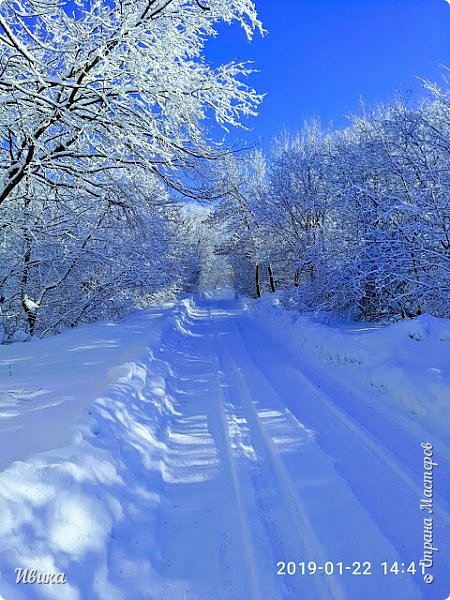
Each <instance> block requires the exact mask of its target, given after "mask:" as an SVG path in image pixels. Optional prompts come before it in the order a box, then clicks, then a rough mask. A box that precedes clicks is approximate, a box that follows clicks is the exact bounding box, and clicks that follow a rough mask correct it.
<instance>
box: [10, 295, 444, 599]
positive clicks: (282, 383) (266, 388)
mask: <svg viewBox="0 0 450 600" xmlns="http://www.w3.org/2000/svg"><path fill="white" fill-rule="evenodd" d="M129 364H130V365H131V366H130V367H129V370H128V371H127V369H126V368H125V369H124V370H123V372H121V373H119V372H118V374H119V375H120V378H119V380H118V382H117V383H116V384H114V385H112V386H111V388H110V390H109V392H108V394H107V395H105V397H103V398H102V399H101V400H99V401H98V402H97V403H96V408H95V409H94V410H93V411H91V412H92V414H93V419H94V422H93V424H91V425H90V429H89V430H87V431H85V433H84V437H83V440H82V442H79V444H78V446H77V445H74V446H72V449H71V450H68V449H66V450H65V451H64V450H63V451H53V452H48V453H46V454H42V455H41V456H40V457H37V458H35V459H34V460H35V463H34V466H33V463H32V466H31V467H30V469H32V470H33V473H34V475H33V476H34V477H35V478H36V479H35V480H34V481H35V484H36V485H38V484H39V485H41V486H45V488H46V490H47V492H48V493H47V495H46V492H44V491H41V493H40V500H38V501H36V502H35V503H34V504H35V509H33V507H32V505H33V501H32V500H33V498H34V496H33V498H32V500H30V502H29V506H28V509H30V510H32V511H33V510H35V512H34V519H31V518H30V520H29V521H28V522H25V521H24V525H23V527H24V531H23V532H22V533H21V534H20V535H21V536H22V537H21V544H22V545H20V544H16V546H14V543H13V542H12V540H13V539H14V540H16V542H17V537H16V538H13V537H4V538H3V540H4V542H5V543H4V544H2V548H1V549H0V559H1V560H2V561H3V560H4V561H6V563H7V564H8V565H9V567H10V569H13V567H14V565H15V564H16V563H17V560H19V558H20V552H21V551H22V553H23V548H22V546H23V545H26V544H28V548H30V544H31V547H32V548H33V552H31V553H30V552H29V553H28V554H27V555H26V558H24V555H23V554H22V563H20V564H17V566H27V564H29V563H27V564H23V563H24V560H28V561H29V560H31V558H30V557H32V560H33V561H34V562H33V565H34V568H37V569H39V560H40V561H41V562H42V561H44V563H45V565H46V567H45V568H44V567H41V569H40V570H41V571H49V570H51V568H53V569H56V570H59V571H64V572H65V573H66V576H67V579H68V582H69V583H68V584H67V585H66V586H64V589H63V586H59V589H55V588H58V586H36V585H35V586H33V587H31V586H29V585H28V586H26V587H23V586H22V587H20V586H14V585H12V584H11V576H10V575H9V574H8V569H7V568H5V567H4V568H3V571H2V573H3V581H4V584H5V585H4V587H3V588H2V587H1V586H0V592H3V591H4V592H5V594H6V596H5V597H6V598H8V600H9V599H10V598H12V599H14V598H33V597H37V598H47V597H48V598H53V597H55V598H56V597H58V598H79V599H82V600H84V599H85V598H86V599H90V598H106V597H108V598H112V599H114V598H117V599H121V598H124V599H125V598H127V599H133V600H139V599H140V598H148V599H152V600H159V599H165V600H172V599H173V600H181V599H188V598H189V599H198V600H212V599H214V600H215V599H223V600H252V599H255V600H256V599H260V600H277V599H282V598H283V599H293V600H328V599H336V600H360V599H364V600H372V599H373V600H375V599H376V600H380V599H382V600H415V599H417V600H418V599H424V600H426V599H429V598H430V599H434V598H435V599H436V600H439V599H442V600H444V598H447V596H448V594H449V593H450V571H449V565H450V553H449V549H450V544H449V542H448V541H449V540H450V506H449V503H448V492H449V489H445V487H446V486H447V484H448V479H446V478H445V476H444V475H445V474H446V477H447V478H448V473H450V464H449V461H450V452H449V448H448V446H447V445H446V443H445V442H444V441H442V440H441V439H438V438H437V437H436V436H433V435H432V434H431V433H429V432H427V431H426V428H425V429H424V428H423V427H422V426H421V425H420V424H418V423H417V421H416V420H411V419H409V418H408V415H407V414H406V412H405V413H404V414H402V413H401V411H400V412H397V413H395V414H392V413H390V412H389V410H387V409H386V406H384V405H383V404H377V403H375V402H374V401H373V397H371V396H370V395H364V393H363V392H361V390H360V389H358V388H357V387H356V386H355V385H351V384H350V382H347V381H344V380H343V379H342V378H339V377H337V376H336V375H335V374H331V373H329V372H327V370H326V369H325V367H324V366H323V365H322V366H321V365H320V364H314V365H313V364H311V363H310V362H308V359H307V357H304V358H303V359H300V358H299V355H294V354H293V353H292V352H291V351H290V350H289V349H288V348H287V347H286V345H285V344H284V342H283V339H282V335H281V334H280V335H277V336H274V335H271V334H269V333H268V331H267V330H265V328H264V324H263V323H262V322H258V319H257V318H255V317H254V316H253V315H252V314H251V311H248V310H247V309H246V308H245V306H243V305H241V304H240V303H239V301H236V300H231V299H228V300H227V299H222V300H220V299H203V300H197V302H196V303H192V302H185V303H184V304H181V305H180V306H179V307H178V308H177V309H176V310H175V311H172V313H171V316H170V318H169V317H168V319H167V323H166V326H165V327H164V328H163V330H162V332H161V336H160V342H159V344H158V345H157V346H156V348H149V349H148V351H147V353H146V354H145V355H144V356H143V357H142V359H141V361H139V362H136V363H133V364H131V363H129ZM423 436H426V437H425V438H424V437H423ZM430 440H432V441H433V444H434V449H435V454H436V460H437V462H439V469H440V474H441V473H442V478H441V479H440V480H439V486H438V485H437V483H438V480H437V479H436V489H435V491H434V499H433V500H434V513H433V522H434V529H433V534H434V543H435V544H436V545H437V546H439V552H436V553H435V554H434V565H433V567H432V568H430V569H429V573H430V574H431V573H432V574H433V576H434V577H435V581H434V583H432V584H430V585H427V584H425V583H424V581H423V579H424V577H423V574H422V572H421V570H420V567H419V560H421V559H422V558H423V517H424V512H423V511H421V510H420V508H419V504H420V499H421V498H422V497H423V469H422V466H421V461H422V460H423V458H422V457H423V450H422V448H421V446H420V444H421V442H424V441H430ZM58 452H59V454H58ZM93 457H95V458H96V460H97V462H96V463H95V462H92V460H93ZM17 468H19V467H17ZM22 468H23V467H22ZM52 468H53V471H54V472H53V473H52V474H50V475H49V471H51V469H52ZM18 473H19V472H18ZM36 473H37V474H36ZM88 474H89V476H88ZM26 475H27V471H25V476H26ZM22 479H23V477H22ZM11 481H12V479H11ZM444 484H445V485H444ZM61 489H64V492H62V491H61ZM49 490H52V491H49ZM62 494H63V495H62ZM38 496H39V494H38ZM42 497H44V500H42ZM69 497H70V499H69ZM100 500H101V502H100ZM68 502H69V505H70V510H69V509H67V503H68ZM50 503H52V504H50ZM9 506H10V510H11V511H13V510H14V508H11V506H12V504H11V503H10V505H9ZM49 506H52V508H51V509H49ZM105 507H107V508H105ZM102 511H103V512H102ZM73 513H75V515H78V517H74V514H73ZM80 515H81V516H80ZM30 523H32V526H30ZM27 524H28V526H30V527H29V528H28V529H27V530H26V531H25V525H27ZM83 527H84V528H85V532H84V534H83V535H80V530H82V529H83ZM16 533H17V532H16ZM19 537H20V536H19ZM444 542H445V543H444ZM19 546H20V548H19ZM14 552H15V553H16V554H14ZM11 556H12V557H13V558H11ZM14 560H16V563H14V562H13V561H14ZM3 564H5V563H3ZM415 569H417V572H416V573H415V574H413V573H412V572H411V571H414V570H415ZM402 571H403V572H402ZM407 571H408V572H407ZM427 572H428V571H427ZM0 581H1V580H0ZM7 582H9V583H7ZM2 585H3V584H2ZM5 586H6V587H5ZM44 588H45V589H44Z"/></svg>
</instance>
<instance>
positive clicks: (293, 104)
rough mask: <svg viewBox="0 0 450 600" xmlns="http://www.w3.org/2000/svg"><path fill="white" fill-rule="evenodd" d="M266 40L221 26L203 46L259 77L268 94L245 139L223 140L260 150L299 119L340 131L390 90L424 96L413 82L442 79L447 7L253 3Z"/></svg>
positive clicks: (426, 3) (357, 1)
mask: <svg viewBox="0 0 450 600" xmlns="http://www.w3.org/2000/svg"><path fill="white" fill-rule="evenodd" d="M255 3H256V6H257V9H258V12H259V14H260V16H261V18H262V20H263V24H264V26H265V28H266V29H267V30H268V31H269V33H268V34H267V35H266V36H265V37H264V38H261V37H260V36H255V39H254V40H253V42H252V43H250V44H249V43H248V42H247V41H246V39H245V36H244V34H243V32H242V31H241V30H240V29H239V28H238V27H223V28H221V35H220V36H219V37H218V38H217V39H216V40H213V41H211V42H208V46H207V56H208V57H209V59H210V60H212V61H213V62H218V61H221V62H223V61H227V60H231V59H244V60H248V59H252V60H254V61H255V63H256V67H257V68H258V69H259V70H260V73H258V74H255V75H253V76H252V79H251V83H252V85H253V86H254V87H256V89H257V90H258V91H260V92H267V97H266V98H265V100H264V103H263V106H262V107H261V110H260V115H259V116H258V117H257V118H256V119H251V120H249V121H248V122H247V125H248V126H251V127H252V129H253V131H252V132H251V133H250V134H247V133H245V134H243V133H241V132H232V133H231V135H230V136H229V137H228V141H235V140H237V139H242V140H243V141H244V140H245V141H247V142H249V141H253V140H257V139H259V138H262V141H263V143H264V145H267V144H269V142H270V140H271V138H272V137H273V136H274V135H275V134H277V133H278V132H279V131H280V130H281V129H283V128H287V129H289V130H290V131H296V130H298V129H300V128H301V126H302V123H303V122H304V120H305V119H308V118H311V117H313V116H317V117H319V118H320V120H321V121H322V123H324V124H328V123H329V122H330V121H331V122H333V123H334V124H335V126H337V127H341V126H344V125H345V124H346V122H347V121H346V118H345V115H346V114H348V113H350V112H358V111H359V106H360V98H361V97H363V98H364V100H365V101H366V103H367V104H368V105H369V106H372V105H374V104H376V103H377V102H379V101H383V102H386V101H389V100H390V99H392V98H393V97H394V95H395V93H396V90H399V91H402V92H405V93H408V92H409V91H411V92H412V99H417V98H418V97H420V96H421V95H423V94H424V92H423V90H422V89H421V87H420V86H421V84H420V82H418V81H417V79H416V77H422V78H425V79H427V78H428V79H432V80H435V81H439V80H441V77H442V69H440V68H439V64H445V65H447V66H448V67H450V6H449V5H448V4H447V3H446V2H445V0H255Z"/></svg>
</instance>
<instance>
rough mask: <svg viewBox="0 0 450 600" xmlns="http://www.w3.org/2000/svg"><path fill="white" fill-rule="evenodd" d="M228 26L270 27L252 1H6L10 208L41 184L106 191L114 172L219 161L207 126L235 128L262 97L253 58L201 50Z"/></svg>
mask: <svg viewBox="0 0 450 600" xmlns="http://www.w3.org/2000/svg"><path fill="white" fill-rule="evenodd" d="M221 21H225V22H227V23H231V22H232V21H238V22H239V23H240V24H241V25H242V27H243V28H244V29H245V32H246V34H247V35H248V37H251V35H252V33H253V31H254V29H255V28H259V29H260V28H261V25H260V23H259V21H258V19H257V15H256V12H255V8H254V5H253V2H251V1H250V0H231V1H230V2H222V1H221V0H204V1H203V0H202V1H201V2H200V0H198V1H197V0H138V1H134V0H133V2H131V1H127V0H125V1H124V0H111V1H109V2H105V1H104V0H87V1H84V0H83V1H82V0H76V1H75V2H73V3H67V2H63V1H62V0H10V1H9V2H1V3H0V137H1V142H0V170H1V179H2V180H1V184H0V205H3V203H4V202H5V201H6V200H8V199H11V198H12V199H14V198H18V197H24V196H25V195H26V193H27V192H26V187H27V185H28V183H27V182H28V181H29V180H30V179H32V180H35V181H38V182H39V183H40V184H41V185H44V186H46V187H47V188H48V189H51V188H52V187H54V186H55V185H58V186H65V187H70V188H72V189H75V190H79V189H84V190H85V191H87V192H89V193H90V194H92V195H93V196H96V197H98V196H99V195H101V192H100V188H101V187H102V186H103V185H104V182H105V178H104V177H103V175H104V174H105V173H106V172H108V170H110V169H116V168H127V167H131V168H137V167H138V166H140V167H143V168H145V169H146V170H147V171H150V172H153V173H156V174H158V175H159V176H160V177H162V178H163V179H165V180H171V173H172V172H173V171H174V169H177V168H180V167H182V166H186V165H190V164H191V163H192V161H194V160H195V159H197V158H198V157H204V156H208V155H209V154H210V153H211V146H210V145H208V144H207V142H206V140H205V136H204V133H203V131H202V125H201V124H202V121H203V120H204V119H206V118H214V119H215V120H216V121H217V122H218V123H219V124H220V125H222V126H226V125H235V124H237V123H238V119H239V117H240V116H241V115H242V114H255V109H256V106H257V104H258V103H259V101H260V97H259V96H258V95H257V94H256V92H254V91H253V90H252V89H250V88H248V87H247V86H246V85H245V84H244V83H242V81H241V78H242V76H245V75H246V74H248V72H249V69H248V67H247V66H246V65H245V64H238V63H230V64H227V65H222V66H220V67H218V68H213V67H211V66H210V65H209V64H208V63H207V62H206V61H205V60H204V58H203V56H202V51H203V48H204V45H205V42H206V40H207V38H208V37H210V36H214V35H216V29H217V24H218V23H219V22H221ZM172 183H174V184H175V180H174V179H172Z"/></svg>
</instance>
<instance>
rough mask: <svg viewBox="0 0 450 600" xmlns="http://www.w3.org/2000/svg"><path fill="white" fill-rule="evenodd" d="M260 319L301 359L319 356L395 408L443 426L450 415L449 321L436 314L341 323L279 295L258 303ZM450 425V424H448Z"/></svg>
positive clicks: (341, 373)
mask: <svg viewBox="0 0 450 600" xmlns="http://www.w3.org/2000/svg"><path fill="white" fill-rule="evenodd" d="M254 304H255V306H256V307H257V311H256V315H257V317H256V318H258V322H259V323H261V324H262V325H263V326H264V327H266V328H268V329H269V330H272V331H273V332H274V333H276V334H277V335H279V334H280V330H281V331H282V332H283V338H284V341H285V343H286V344H288V345H289V346H290V348H291V349H292V350H293V351H294V352H296V353H297V354H299V358H301V357H303V358H310V359H311V360H314V359H317V358H319V359H320V360H321V362H322V364H325V365H328V368H333V369H334V373H336V372H337V373H340V375H342V376H343V377H344V378H345V379H346V381H348V382H350V381H351V382H352V384H353V385H355V384H356V385H358V386H359V387H360V388H361V389H363V390H365V392H366V394H371V393H373V392H375V395H374V399H375V400H378V401H380V400H381V399H383V400H384V401H385V402H389V403H390V404H391V405H392V408H394V409H395V407H396V406H397V407H398V408H401V409H403V410H404V409H406V410H407V411H408V412H410V413H411V414H413V415H419V416H426V417H427V420H429V422H430V423H432V424H433V425H434V427H435V428H437V429H440V428H441V427H444V425H442V423H444V424H445V423H448V422H449V420H448V419H450V323H449V321H448V320H446V319H439V318H436V317H433V316H431V315H422V316H420V317H418V318H416V319H414V320H406V321H401V322H398V323H396V324H393V325H388V326H380V325H374V324H367V323H353V324H348V323H345V324H342V325H340V326H337V325H336V324H333V326H329V325H326V324H324V323H320V322H316V321H315V320H314V317H313V316H311V315H302V314H300V313H298V312H295V311H286V310H284V309H282V308H281V301H280V298H279V297H278V296H277V295H271V294H265V295H264V297H263V298H261V299H260V300H258V301H255V302H254ZM445 427H447V425H445Z"/></svg>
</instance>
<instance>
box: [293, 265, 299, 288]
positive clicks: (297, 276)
mask: <svg viewBox="0 0 450 600" xmlns="http://www.w3.org/2000/svg"><path fill="white" fill-rule="evenodd" d="M299 285H300V270H299V269H297V270H296V271H295V273H294V287H298V286H299Z"/></svg>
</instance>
